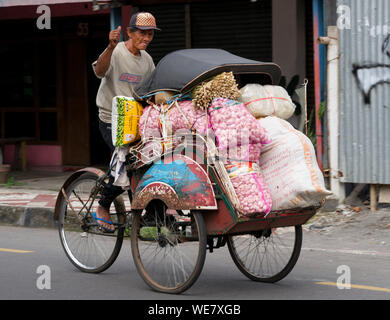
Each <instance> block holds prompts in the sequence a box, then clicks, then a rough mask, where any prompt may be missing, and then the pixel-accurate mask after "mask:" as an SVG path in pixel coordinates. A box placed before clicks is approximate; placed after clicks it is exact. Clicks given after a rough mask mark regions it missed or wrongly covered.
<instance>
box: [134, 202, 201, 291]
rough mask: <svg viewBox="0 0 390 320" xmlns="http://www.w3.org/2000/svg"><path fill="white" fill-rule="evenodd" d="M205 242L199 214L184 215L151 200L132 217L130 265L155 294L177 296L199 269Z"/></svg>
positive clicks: (190, 283) (188, 286)
mask: <svg viewBox="0 0 390 320" xmlns="http://www.w3.org/2000/svg"><path fill="white" fill-rule="evenodd" d="M206 243H207V241H206V227H205V224H204V221H203V217H202V215H201V214H200V213H199V212H191V213H190V214H189V215H187V216H184V215H183V213H182V212H181V211H171V210H167V207H166V205H165V204H164V203H162V202H160V201H152V202H151V203H150V204H149V205H148V207H147V208H146V210H144V212H143V213H142V214H134V219H133V225H132V231H131V249H132V254H133V258H134V263H135V265H136V267H137V270H138V272H139V274H140V275H141V277H142V278H143V279H144V281H145V282H146V283H147V284H148V285H149V286H150V287H151V288H152V289H154V290H156V291H159V292H164V293H174V294H178V293H181V292H183V291H185V290H187V289H188V288H190V287H191V286H192V285H193V284H194V282H195V281H196V280H197V278H198V277H199V275H200V273H201V271H202V269H203V265H204V261H205V258H206Z"/></svg>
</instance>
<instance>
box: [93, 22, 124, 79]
mask: <svg viewBox="0 0 390 320" xmlns="http://www.w3.org/2000/svg"><path fill="white" fill-rule="evenodd" d="M120 34H121V27H120V26H119V27H118V29H116V30H112V31H111V32H110V34H109V36H108V38H109V41H110V43H109V44H108V47H107V48H106V50H104V51H103V53H102V54H101V55H100V56H99V58H98V59H97V61H96V64H94V69H95V73H96V75H97V76H98V77H99V78H103V77H104V76H105V74H106V72H107V70H108V68H109V67H110V62H111V56H112V52H113V51H114V49H115V47H116V45H117V44H118V42H119V39H120Z"/></svg>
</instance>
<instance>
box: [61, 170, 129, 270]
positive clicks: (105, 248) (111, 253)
mask: <svg viewBox="0 0 390 320" xmlns="http://www.w3.org/2000/svg"><path fill="white" fill-rule="evenodd" d="M98 178H99V177H98V176H97V175H96V174H93V173H90V172H88V173H84V174H82V175H81V176H80V177H79V178H77V179H76V180H75V181H73V182H72V183H71V184H70V185H69V186H68V187H67V188H66V190H64V191H65V193H66V195H67V197H68V199H69V202H70V203H71V204H72V208H73V210H74V211H75V212H76V213H77V214H78V216H79V218H80V219H82V221H83V224H82V225H81V224H80V222H79V220H78V218H77V217H76V216H75V214H74V212H73V210H72V208H70V207H69V205H68V203H67V202H66V201H65V199H62V203H61V206H60V211H59V220H58V231H59V235H60V240H61V244H62V247H63V248H64V251H65V253H66V255H67V257H68V258H69V260H70V261H71V262H72V264H73V265H75V266H76V267H77V268H78V269H79V270H81V271H83V272H87V273H100V272H103V271H105V270H106V269H108V268H109V267H110V266H111V265H112V264H113V263H114V261H115V260H116V258H117V257H118V255H119V252H120V250H121V247H122V243H123V236H124V228H118V227H117V226H118V224H119V222H120V221H121V220H122V218H123V213H124V212H125V211H126V209H125V207H124V203H123V201H120V200H121V199H119V197H118V198H116V199H115V200H114V203H113V206H111V208H110V215H111V220H112V221H113V223H114V225H115V226H116V231H115V233H112V234H108V233H103V232H102V231H100V230H99V228H98V225H97V223H96V222H95V221H94V220H93V218H92V216H91V213H92V212H96V207H97V206H98V200H99V199H100V192H97V193H96V194H94V195H92V194H93V190H95V188H98V186H97V180H98Z"/></svg>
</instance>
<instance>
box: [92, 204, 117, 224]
mask: <svg viewBox="0 0 390 320" xmlns="http://www.w3.org/2000/svg"><path fill="white" fill-rule="evenodd" d="M96 216H97V217H98V218H100V219H104V220H106V221H111V216H110V213H109V211H108V210H107V209H105V208H103V207H102V206H101V205H99V206H98V207H97V209H96ZM97 222H98V224H100V225H102V226H104V227H105V228H107V229H109V230H115V227H114V225H112V224H109V223H107V222H104V221H101V220H98V221H97Z"/></svg>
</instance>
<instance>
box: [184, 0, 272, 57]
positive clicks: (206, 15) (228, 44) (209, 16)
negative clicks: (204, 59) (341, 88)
mask: <svg viewBox="0 0 390 320" xmlns="http://www.w3.org/2000/svg"><path fill="white" fill-rule="evenodd" d="M191 29H192V30H191V38H192V47H193V48H220V49H225V50H227V51H229V52H231V53H233V54H236V55H239V56H242V57H245V58H248V59H254V60H259V61H271V60H272V1H271V0H262V1H257V2H251V1H249V0H248V1H237V0H236V1H223V2H211V3H210V2H205V3H192V4H191Z"/></svg>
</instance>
